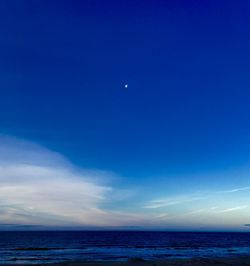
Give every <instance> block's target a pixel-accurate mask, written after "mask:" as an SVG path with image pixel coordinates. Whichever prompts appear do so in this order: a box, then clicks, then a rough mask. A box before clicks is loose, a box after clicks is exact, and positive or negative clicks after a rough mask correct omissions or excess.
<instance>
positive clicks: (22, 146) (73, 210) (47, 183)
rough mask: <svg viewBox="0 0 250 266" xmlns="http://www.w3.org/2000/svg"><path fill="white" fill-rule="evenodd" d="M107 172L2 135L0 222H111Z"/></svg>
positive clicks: (0, 138) (98, 223) (92, 223)
mask: <svg viewBox="0 0 250 266" xmlns="http://www.w3.org/2000/svg"><path fill="white" fill-rule="evenodd" d="M108 177H109V173H106V172H102V171H86V170H81V169H78V168H77V167H75V166H73V165H72V164H71V163H70V162H69V161H67V160H66V159H65V158H64V157H63V156H61V155H60V154H58V153H55V152H52V151H50V150H47V149H45V148H42V147H40V146H38V145H35V144H33V143H29V142H26V141H20V140H17V139H13V138H9V137H5V136H0V224H7V223H17V224H39V225H40V224H42V225H110V224H112V217H110V216H109V213H108V211H106V210H105V209H103V208H102V205H103V204H104V203H105V202H106V201H107V195H108V194H109V193H110V192H111V191H112V190H113V189H112V188H111V187H110V186H108V185H105V184H104V182H103V181H102V179H104V180H107V178H108Z"/></svg>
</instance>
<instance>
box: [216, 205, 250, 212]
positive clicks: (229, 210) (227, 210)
mask: <svg viewBox="0 0 250 266" xmlns="http://www.w3.org/2000/svg"><path fill="white" fill-rule="evenodd" d="M247 207H248V206H247V205H243V206H237V207H233V208H227V209H224V210H222V211H218V213H225V212H232V211H238V210H242V209H246V208H247Z"/></svg>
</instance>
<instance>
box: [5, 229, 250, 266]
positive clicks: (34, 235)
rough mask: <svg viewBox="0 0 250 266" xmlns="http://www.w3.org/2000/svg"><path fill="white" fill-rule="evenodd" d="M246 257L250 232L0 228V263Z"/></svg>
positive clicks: (249, 247) (248, 254)
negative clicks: (8, 230) (0, 230)
mask: <svg viewBox="0 0 250 266" xmlns="http://www.w3.org/2000/svg"><path fill="white" fill-rule="evenodd" d="M235 256H237V257H238V256H250V233H211V232H209V233H205V232H201V233H197V232H159V231H154V232H149V231H36V232H34V231H28V232H24V231H18V232H13V231H11V232H7V231H3V232H0V264H7V263H10V264H37V263H53V262H62V261H72V260H81V261H126V260H129V259H131V258H141V259H144V260H153V259H157V260H163V259H171V258H193V257H195V258H213V257H235Z"/></svg>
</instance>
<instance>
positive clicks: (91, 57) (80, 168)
mask: <svg viewBox="0 0 250 266" xmlns="http://www.w3.org/2000/svg"><path fill="white" fill-rule="evenodd" d="M249 7H250V4H249V3H247V1H230V0H229V1H212V0H211V1H198V0H197V1H196V0H192V1H181V0H177V1H161V0H158V1H148V0H143V1H142V0H134V1H130V0H129V1H128V0H126V1H112V0H110V1H108V0H107V1H101V0H85V1H63V0H61V1H57V0H53V1H39V0H33V1H32V0H24V1H18V0H12V1H8V0H3V1H1V3H0V33H1V41H0V93H1V94H0V229H3V230H5V229H8V230H9V229H18V228H26V229H27V228H71V229H78V228H104V229H105V228H112V229H117V228H118V229H131V228H132V229H143V230H144V229H145V230H149V229H150V230H151V229H154V230H235V231H249V230H250V227H249V224H250V177H249V175H250V138H249V136H250V123H249V119H250V105H249V98H250V91H249V87H250V78H249V61H250V53H249V47H250V31H249V28H250V17H249V14H248V10H249Z"/></svg>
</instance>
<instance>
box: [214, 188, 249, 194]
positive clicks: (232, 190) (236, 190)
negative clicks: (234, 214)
mask: <svg viewBox="0 0 250 266" xmlns="http://www.w3.org/2000/svg"><path fill="white" fill-rule="evenodd" d="M249 189H250V187H241V188H235V189H231V190H222V191H219V193H234V192H239V191H244V190H249Z"/></svg>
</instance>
